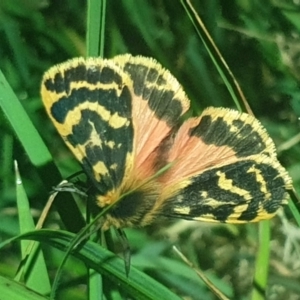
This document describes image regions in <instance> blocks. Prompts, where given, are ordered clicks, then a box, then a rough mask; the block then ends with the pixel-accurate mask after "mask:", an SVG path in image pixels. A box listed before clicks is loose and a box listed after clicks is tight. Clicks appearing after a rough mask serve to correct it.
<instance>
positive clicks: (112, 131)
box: [41, 54, 292, 229]
mask: <svg viewBox="0 0 300 300" xmlns="http://www.w3.org/2000/svg"><path fill="white" fill-rule="evenodd" d="M41 95H42V99H43V102H44V105H45V107H46V110H47V113H48V115H49V117H50V119H51V120H52V122H53V124H54V126H55V127H56V129H57V131H58V132H59V134H60V135H61V136H62V138H63V140H64V141H65V143H66V144H67V146H68V147H69V148H70V150H71V151H72V152H73V154H74V155H75V157H76V158H77V160H78V161H79V162H80V163H81V165H82V168H83V170H84V172H85V173H86V174H87V176H88V178H89V180H90V181H91V183H92V185H93V187H94V191H95V193H94V196H95V200H96V203H97V205H98V206H99V207H101V208H104V207H106V206H108V205H112V204H115V205H113V206H112V208H111V209H110V210H109V212H108V213H107V214H106V215H105V216H104V218H103V221H102V222H103V223H102V226H103V229H107V228H109V227H110V226H114V227H116V228H123V227H132V226H145V225H148V224H150V223H152V222H153V221H155V220H156V219H157V218H159V217H167V218H183V219H188V220H199V221H209V222H226V223H245V222H256V221H260V220H264V219H269V218H271V217H272V216H274V215H275V214H276V212H277V210H278V209H279V208H280V207H281V206H282V205H283V204H286V203H287V199H288V193H287V191H288V190H289V189H291V188H292V180H291V178H290V176H289V175H288V173H287V171H286V170H285V169H284V168H283V167H282V166H281V165H280V163H279V161H278V160H277V157H276V151H275V146H274V143H273V141H272V139H271V138H270V137H269V135H268V133H267V132H266V130H265V128H264V127H263V126H262V125H261V123H260V122H259V121H258V120H257V119H256V118H254V117H252V116H250V115H248V114H246V113H240V112H238V111H235V110H231V109H226V108H214V107H209V108H206V109H205V110H204V111H203V112H202V114H201V116H199V117H194V118H188V119H186V120H184V121H183V120H182V117H183V115H184V114H185V113H186V112H187V110H188V109H189V106H190V100H189V99H188V97H187V96H186V94H185V92H184V90H183V89H182V87H181V85H180V84H179V83H178V81H177V80H176V78H175V77H174V76H173V75H172V74H171V73H170V72H169V71H168V70H166V69H164V68H163V67H162V66H161V65H160V64H159V63H158V62H157V61H156V60H154V59H152V58H146V57H142V56H131V55H129V54H125V55H120V56H116V57H114V58H113V59H102V58H86V59H85V58H74V59H72V60H69V61H67V62H65V63H62V64H59V65H55V66H53V67H52V68H50V70H49V71H47V72H46V73H45V75H44V77H43V81H42V87H41Z"/></svg>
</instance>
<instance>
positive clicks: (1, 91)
mask: <svg viewBox="0 0 300 300" xmlns="http://www.w3.org/2000/svg"><path fill="white" fill-rule="evenodd" d="M0 107H1V108H2V110H3V112H4V114H5V116H6V118H7V119H8V121H9V123H10V124H11V126H12V127H13V129H14V131H15V133H16V135H17V136H18V138H19V140H20V142H21V143H22V145H23V147H24V149H25V151H26V153H27V154H28V156H29V158H30V161H31V162H32V163H33V164H34V165H35V166H41V165H45V164H46V163H48V162H49V161H51V159H52V158H51V154H50V153H49V151H48V149H47V147H46V146H45V144H44V142H43V141H42V138H41V137H40V135H39V133H38V132H37V130H36V129H35V127H34V126H33V124H32V122H31V120H30V119H29V117H28V115H27V113H26V112H25V110H24V108H23V106H22V105H21V103H20V101H19V100H18V98H17V97H16V95H15V94H14V92H13V90H12V89H11V87H10V85H9V84H8V82H7V81H6V78H5V77H4V75H3V73H2V72H1V70H0Z"/></svg>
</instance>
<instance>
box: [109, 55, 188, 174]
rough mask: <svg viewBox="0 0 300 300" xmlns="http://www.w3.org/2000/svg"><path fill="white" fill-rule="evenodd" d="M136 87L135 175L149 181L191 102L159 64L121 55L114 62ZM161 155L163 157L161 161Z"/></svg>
mask: <svg viewBox="0 0 300 300" xmlns="http://www.w3.org/2000/svg"><path fill="white" fill-rule="evenodd" d="M113 61H114V62H115V63H116V64H117V65H118V66H120V68H121V69H122V70H123V71H124V72H125V73H126V74H128V75H129V77H130V79H131V80H132V83H133V95H134V96H133V97H132V118H133V120H134V129H135V149H136V151H135V152H136V161H135V166H134V173H135V174H136V175H137V176H138V177H139V178H140V177H142V178H148V177H150V176H152V175H153V174H154V173H155V172H156V171H157V170H156V169H155V164H156V163H157V161H158V159H159V160H161V161H162V160H163V157H162V156H163V155H161V154H162V153H161V152H159V151H157V149H158V147H159V146H160V145H161V143H162V141H163V140H164V139H165V138H166V137H167V136H168V135H169V134H170V132H171V131H172V130H173V128H174V127H177V126H178V124H179V122H180V117H181V116H182V115H183V114H184V113H185V112H186V111H187V110H188V108H189V105H190V101H189V100H188V98H187V96H186V95H185V92H184V91H183V89H182V87H181V85H180V84H179V82H178V81H177V79H176V78H175V77H174V76H173V75H172V74H171V73H170V72H169V71H168V70H166V69H164V68H163V67H162V66H161V65H160V64H159V63H158V62H157V61H156V60H154V59H152V58H146V57H142V56H135V57H133V56H131V55H129V54H125V55H120V56H117V57H115V58H114V59H113ZM158 155H160V156H159V157H158Z"/></svg>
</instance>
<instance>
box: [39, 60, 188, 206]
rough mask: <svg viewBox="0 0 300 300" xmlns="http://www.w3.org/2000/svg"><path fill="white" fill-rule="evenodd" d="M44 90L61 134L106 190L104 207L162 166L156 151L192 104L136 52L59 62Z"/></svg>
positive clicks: (170, 79)
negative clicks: (134, 53) (111, 56)
mask: <svg viewBox="0 0 300 300" xmlns="http://www.w3.org/2000/svg"><path fill="white" fill-rule="evenodd" d="M41 94H42V99H43V102H44V104H45V107H46V110H47V113H48V115H49V116H50V118H51V120H52V122H53V123H54V125H55V127H56V129H57V130H58V132H59V134H60V135H61V136H62V137H63V139H64V141H65V143H66V144H67V146H68V147H69V148H70V149H71V151H72V152H73V153H74V155H75V157H76V158H77V159H78V160H79V161H80V163H81V164H82V166H83V168H84V170H85V172H86V173H87V174H88V176H89V177H90V179H91V180H92V181H93V183H94V185H95V187H96V190H97V193H98V194H100V195H104V196H105V197H102V198H101V200H99V201H100V203H99V205H100V206H104V205H107V204H110V203H111V202H112V201H114V200H116V199H118V198H119V196H120V194H121V193H122V192H124V191H125V192H126V191H128V189H130V188H135V185H136V184H137V182H138V181H139V180H140V181H141V180H143V179H145V178H147V177H149V176H151V175H152V174H153V173H155V172H156V170H154V164H155V162H156V161H157V155H158V154H157V152H156V151H155V150H156V149H157V147H158V146H159V145H160V143H161V141H162V140H163V139H165V138H166V136H167V135H168V134H169V133H170V131H171V130H172V128H173V126H174V125H175V124H177V122H178V119H179V117H180V116H181V115H182V114H183V113H184V112H185V111H186V110H187V109H188V107H189V101H188V99H187V98H186V96H185V94H184V92H183V90H182V88H181V87H180V85H179V83H178V82H177V80H176V79H175V78H174V77H173V76H172V75H171V74H170V72H169V71H167V70H165V69H163V68H162V67H161V65H160V64H158V63H157V62H156V61H155V60H153V59H150V58H144V57H132V56H130V55H122V56H118V57H116V58H115V59H112V60H107V59H101V58H88V59H84V58H75V59H73V60H70V61H68V62H66V63H63V64H60V65H57V66H54V67H52V68H51V69H50V70H49V71H48V72H46V73H45V75H44V78H43V81H42V87H41Z"/></svg>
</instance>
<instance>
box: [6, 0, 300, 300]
mask: <svg viewBox="0 0 300 300" xmlns="http://www.w3.org/2000/svg"><path fill="white" fill-rule="evenodd" d="M97 2H98V1H95V3H94V4H95V5H97ZM107 2H108V3H107V7H106V22H105V23H106V24H105V32H104V41H105V44H104V56H105V57H113V56H114V55H116V54H121V53H127V52H129V53H131V54H140V55H144V56H151V57H154V58H156V59H157V60H158V61H159V62H160V63H161V64H162V65H163V66H165V67H166V68H168V69H169V70H170V71H171V72H172V73H173V74H174V75H175V77H176V78H178V80H179V81H180V82H181V83H182V85H183V87H184V89H185V91H186V92H187V94H188V95H189V97H190V99H191V101H192V103H193V111H192V112H191V113H193V114H195V115H196V114H198V113H199V112H200V111H201V110H202V109H203V108H204V107H207V106H225V107H235V105H234V102H233V101H232V98H231V95H230V94H229V93H228V90H227V88H226V86H225V84H224V82H223V81H222V79H221V77H220V75H219V73H218V72H217V69H216V68H215V66H214V64H213V62H212V61H211V59H210V57H209V54H208V52H207V50H206V49H205V47H204V46H203V44H202V42H201V40H200V39H199V37H198V35H197V34H196V32H195V30H194V28H193V25H192V23H191V21H190V19H189V18H188V16H187V14H186V13H185V11H184V9H183V7H182V5H181V3H180V1H167V0H162V1H150V0H141V1H134V0H126V1H117V0H114V1H107ZM193 2H195V8H196V10H197V12H198V14H199V15H200V17H201V18H202V19H203V21H204V23H205V25H206V26H207V28H208V30H209V32H210V34H211V35H212V37H213V39H214V42H215V43H216V44H217V46H218V47H219V49H220V51H221V53H222V54H223V56H224V58H225V59H226V61H227V63H228V65H229V67H230V68H231V70H232V72H233V74H234V75H235V76H236V79H237V80H238V82H239V83H240V85H241V87H242V89H243V91H244V94H245V95H246V97H247V99H248V102H249V104H250V106H251V108H252V109H253V111H254V113H255V115H256V116H257V117H258V118H259V119H260V120H261V121H262V123H263V124H264V125H265V126H266V128H267V129H268V131H269V133H270V135H271V137H272V138H273V139H274V141H275V144H276V145H277V147H278V150H279V159H280V160H281V162H282V164H283V165H284V166H285V167H287V169H288V170H289V172H290V174H291V176H292V177H293V179H294V185H295V188H296V190H299V182H300V175H299V174H300V160H299V157H300V155H299V153H300V145H299V135H298V132H299V121H298V118H299V115H300V94H299V83H298V82H299V79H300V68H299V61H298V56H299V52H300V49H299V46H298V45H299V30H300V18H299V9H300V7H299V5H297V4H295V3H296V2H295V3H294V2H292V1H276V0H268V1H258V0H254V1H244V0H238V1H222V0H206V1H193ZM91 3H92V1H91ZM92 12H94V13H95V11H92ZM92 12H91V11H88V10H87V3H85V2H84V1H80V0H65V1H49V2H48V1H46V0H34V1H22V0H15V1H9V0H5V1H1V2H0V40H1V47H0V69H1V71H2V73H3V75H4V77H1V78H0V86H1V93H0V103H1V107H2V111H1V113H0V162H1V168H0V218H1V222H0V237H1V241H4V240H6V239H8V238H11V237H15V236H17V235H18V234H19V233H20V231H21V232H24V231H23V230H24V228H23V230H19V225H20V224H22V223H20V222H19V221H18V214H19V213H20V211H19V210H18V208H17V198H18V199H19V196H16V187H15V175H14V168H13V160H14V159H16V160H17V161H18V163H19V169H20V173H21V178H22V181H23V184H24V186H25V190H26V194H27V197H28V198H29V201H30V207H31V209H32V210H31V212H32V215H33V217H34V219H35V220H36V219H37V218H38V217H39V215H40V212H41V209H42V208H43V206H44V204H45V202H46V200H47V198H48V195H49V192H50V190H51V186H54V185H56V184H58V183H59V181H60V180H61V178H66V177H67V176H69V175H71V174H73V173H74V172H76V171H78V170H79V169H80V166H79V165H78V163H77V162H76V161H75V159H74V158H73V157H72V155H71V153H70V152H69V151H68V150H67V149H66V147H65V145H64V144H63V142H62V141H61V138H60V137H59V136H58V135H57V133H56V132H55V130H54V128H53V125H52V124H51V122H50V120H48V118H47V117H46V114H45V111H44V108H43V107H42V103H41V100H40V95H39V89H40V81H41V77H42V74H43V72H44V71H45V70H46V69H47V68H48V67H50V66H52V65H54V64H56V63H58V62H62V61H65V60H67V59H68V58H71V57H75V56H82V55H83V56H85V55H86V53H87V50H86V46H85V45H86V36H85V35H86V28H87V23H88V22H87V16H89V18H91V19H89V21H90V22H92V21H91V20H93V18H95V14H94V15H93V14H92ZM96 12H97V11H96ZM99 14H100V10H99ZM99 18H100V15H99ZM93 24H94V23H90V24H89V26H91V25H93ZM96 25H97V26H100V27H101V26H102V25H103V24H98V23H97V24H95V27H96ZM88 28H89V29H91V28H92V27H88ZM99 30H100V29H99ZM95 34H97V31H96V33H95V32H93V31H91V30H89V35H87V37H88V41H89V44H88V45H89V47H88V49H89V50H88V51H89V53H95V51H96V50H95V49H97V47H98V46H99V43H101V36H100V37H99V38H96V37H95V36H94V35H95ZM93 36H94V39H93ZM99 41H100V42H99ZM93 42H94V43H95V44H94V45H93V44H90V43H93ZM5 79H6V80H7V82H8V83H7V82H6V81H5ZM11 89H12V90H13V91H14V93H12V91H11ZM2 91H4V92H2ZM16 97H17V98H16ZM18 100H19V101H18ZM14 101H17V102H14ZM4 102H6V105H7V106H3V105H2V104H3V103H4ZM20 104H21V105H20ZM7 109H8V110H7ZM20 111H21V114H20V115H19V114H18V113H19V112H20ZM24 114H27V115H28V116H29V118H28V121H27V119H26V120H25V119H23V117H24ZM31 122H32V123H31ZM14 124H17V125H16V126H17V127H15V125H14ZM32 124H33V125H34V126H35V128H36V129H37V131H36V130H35V129H34V127H32ZM32 128H33V129H32ZM39 135H40V136H41V137H42V139H43V140H44V141H45V144H46V145H47V147H48V148H49V152H50V153H51V154H52V156H53V157H54V162H55V164H56V166H57V167H58V169H59V172H60V173H59V172H58V171H57V169H55V168H56V166H55V165H54V163H53V161H51V162H50V166H49V165H47V167H45V163H46V162H47V164H48V161H49V160H51V158H50V155H49V153H48V152H47V149H45V148H44V147H45V145H44V144H43V140H42V139H40V136H39ZM26 145H27V146H26ZM32 155H33V157H32ZM53 170H54V171H53ZM60 174H61V175H60ZM66 197H69V196H66V195H63V196H62V197H61V199H58V200H57V202H59V203H57V206H58V208H57V210H58V211H59V213H60V216H61V219H62V222H61V219H60V218H58V217H57V215H56V214H55V213H53V214H50V216H49V217H48V219H47V224H46V226H47V227H50V228H56V229H57V228H59V227H61V226H62V223H64V224H65V226H67V227H68V228H69V229H70V227H72V224H73V227H72V229H71V230H73V231H76V230H77V229H78V228H79V227H80V226H79V225H78V224H80V220H79V219H78V218H77V216H76V215H75V214H76V212H74V210H73V209H74V207H72V205H71V206H69V205H68V203H69V202H68V201H67V198H66ZM21 198H23V199H24V198H26V197H24V196H21ZM69 200H70V198H69ZM18 201H19V200H18ZM24 201H26V200H24ZM70 201H71V200H70ZM78 205H79V206H80V208H81V207H82V206H83V205H82V202H81V201H80V200H79V201H78ZM285 212H286V215H287V217H285V216H284V215H281V217H280V218H278V217H277V218H275V219H273V220H272V221H271V229H272V231H271V238H270V240H271V241H270V243H269V244H270V249H269V251H268V253H267V254H265V255H266V256H270V259H271V262H272V263H271V266H270V268H269V274H268V275H269V280H268V282H267V289H266V293H267V295H268V297H269V298H272V299H290V298H292V297H293V295H298V294H300V291H299V285H298V284H297V282H299V274H298V275H297V274H295V272H294V271H293V270H294V269H293V268H294V266H295V265H297V264H299V262H300V257H299V253H298V254H297V251H296V249H297V246H298V247H299V228H298V227H297V226H295V225H293V215H292V214H291V213H290V211H289V210H288V209H286V210H285ZM68 215H69V220H67V221H66V220H64V218H65V216H68ZM257 231H258V230H257V225H245V226H244V225H243V226H226V225H214V226H212V225H210V224H203V223H194V222H190V223H188V222H184V221H179V222H176V223H175V224H170V223H169V222H167V223H161V222H160V223H158V224H154V225H153V226H151V227H148V228H145V229H130V230H127V231H126V233H127V235H128V239H129V244H130V246H131V248H132V253H133V254H132V267H133V268H134V267H137V268H138V269H139V270H141V271H143V272H145V273H147V274H148V275H149V276H151V277H152V278H154V279H155V280H156V281H158V282H159V283H160V284H162V285H164V286H165V287H167V288H169V289H170V291H175V292H176V293H177V294H178V295H180V296H186V297H190V298H191V299H215V298H214V296H212V294H211V292H210V291H209V290H208V288H207V286H206V285H205V284H204V283H202V281H200V280H199V278H198V277H197V276H196V275H195V273H194V272H193V270H191V269H190V268H189V267H187V266H186V265H185V264H184V263H183V262H181V261H179V260H178V258H177V257H176V256H175V255H174V252H172V250H171V246H172V245H173V244H177V245H179V246H180V248H181V250H182V252H183V253H185V255H186V256H187V257H189V259H190V260H191V261H193V263H194V265H195V266H197V267H199V266H200V267H201V269H202V270H203V271H205V272H206V276H207V277H209V278H210V280H211V281H212V282H213V283H214V284H215V285H216V286H217V287H218V288H219V289H221V290H222V291H223V292H224V293H225V294H226V295H227V296H228V297H230V299H249V298H250V295H251V293H252V292H253V285H252V281H253V277H254V272H257V268H258V267H257V266H258V262H259V261H263V260H265V259H264V258H262V257H261V256H259V257H258V259H257V257H256V256H257V248H258V244H257V239H258V237H257ZM66 237H68V238H66ZM66 237H65V239H66V240H68V239H69V235H66ZM48 238H49V239H48ZM56 238H58V237H56ZM40 239H42V238H40ZM45 239H47V242H49V241H50V242H49V243H50V244H53V245H54V246H55V245H56V246H57V244H59V241H60V240H59V239H58V242H57V243H56V242H55V239H54V238H53V237H52V236H51V235H50V236H49V235H48V236H47V234H46V235H45ZM66 240H63V243H64V242H66ZM113 240H114V245H115V249H114V252H116V253H122V251H123V250H122V245H121V244H120V240H118V239H117V238H115V237H113ZM60 242H61V241H60ZM63 243H62V244H63ZM61 247H62V246H61ZM98 247H99V248H101V247H100V246H98ZM42 248H43V250H44V251H43V253H44V256H45V260H46V265H47V268H48V270H50V271H49V272H48V276H49V277H50V279H51V281H53V279H54V276H55V274H54V272H53V270H57V268H58V267H59V265H60V263H61V261H62V259H63V253H62V252H60V251H59V250H57V249H55V248H50V247H45V246H43V244H42ZM0 251H1V255H0V257H1V259H0V275H1V278H0V292H1V295H4V294H2V291H6V289H5V287H6V286H7V280H8V279H7V278H10V279H11V278H13V277H14V275H15V273H16V271H17V268H18V265H19V263H20V260H21V258H20V253H19V252H20V250H19V246H18V244H17V243H10V244H8V245H6V247H5V248H2V249H1V250H0ZM83 251H91V252H93V251H102V250H99V249H98V248H97V245H95V244H88V245H87V248H83ZM101 253H102V252H101ZM101 253H100V254H101ZM100 254H99V257H101V255H100ZM93 255H95V257H94V258H95V259H96V258H97V255H96V254H95V253H93ZM266 256H265V257H266ZM263 257H264V256H263ZM256 259H257V260H256ZM255 260H256V264H255V263H254V261H255ZM82 261H83V262H85V263H87V260H84V259H82V257H80V255H79V256H77V258H76V259H75V258H72V257H70V258H69V260H68V261H67V263H66V265H65V267H64V269H63V277H62V278H61V280H60V286H59V290H58V291H57V298H56V299H88V298H89V299H96V298H97V297H98V296H99V293H100V292H99V291H100V289H101V290H103V291H104V292H105V293H106V295H109V298H108V299H122V297H124V296H123V295H124V294H119V291H118V283H120V284H121V281H118V279H116V280H115V278H113V279H112V278H110V277H109V276H108V277H105V276H104V277H103V284H102V286H101V285H98V286H97V285H96V287H97V288H94V290H93V289H91V290H90V294H89V296H87V291H86V289H87V288H86V278H87V272H86V268H85V265H84V264H83V263H82ZM99 264H100V261H99ZM89 266H92V265H91V264H90V265H89ZM92 267H94V266H92ZM96 267H97V266H96ZM112 267H114V265H112ZM255 267H256V271H254V268H255ZM283 269H284V270H285V272H283V271H282V270H283ZM38 270H39V271H37V272H43V273H44V271H41V270H40V269H38ZM97 270H98V271H99V272H102V271H103V269H101V266H99V268H98V269H97ZM112 272H113V271H112ZM120 272H121V271H120ZM136 272H138V271H136V270H134V274H138V273H136ZM103 273H104V274H106V275H107V270H106V271H104V272H103ZM109 274H111V273H110V272H109ZM255 274H256V275H255V276H257V273H255ZM43 276H44V275H43ZM93 276H94V275H93ZM141 276H143V275H141ZM297 276H298V277H297ZM91 277H92V276H91ZM142 278H143V279H144V277H142ZM145 278H146V277H145ZM255 278H257V277H255ZM22 280H23V281H25V282H26V280H27V278H22ZM122 280H125V278H122ZM131 280H132V279H131ZM151 280H152V279H149V278H146V279H145V282H146V283H147V284H149V285H150V284H152V281H151ZM137 282H138V281H137ZM10 284H13V285H14V287H13V288H12V289H13V291H15V292H16V293H15V294H7V295H8V296H7V298H6V299H12V297H15V295H18V293H22V295H23V293H27V292H28V291H24V289H23V288H22V287H20V286H19V285H18V284H16V282H15V281H11V283H10ZM122 285H123V281H122ZM19 289H20V291H19ZM137 289H138V288H137ZM149 289H150V287H149ZM125 290H126V285H125ZM151 290H152V287H151ZM127 292H128V291H127ZM28 293H29V292H28ZM30 293H31V291H30ZM120 293H124V288H123V289H122V291H121V292H120ZM170 293H171V292H170ZM100 294H101V293H100ZM27 295H30V294H27ZM199 295H201V296H199ZM253 295H254V296H253ZM9 297H10V298H9ZM136 297H137V299H139V298H138V296H136ZM255 297H256V298H255ZM259 297H260V296H259V294H258V295H256V294H252V299H260V298H259ZM35 298H37V299H39V298H41V299H43V297H42V296H39V295H38V294H35V295H32V296H28V299H35ZM14 299H17V298H14ZM23 299H24V297H23ZM97 299H98V298H97ZM153 299H158V298H153Z"/></svg>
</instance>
